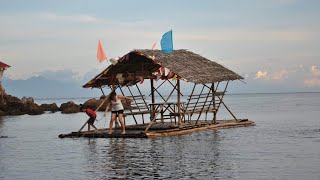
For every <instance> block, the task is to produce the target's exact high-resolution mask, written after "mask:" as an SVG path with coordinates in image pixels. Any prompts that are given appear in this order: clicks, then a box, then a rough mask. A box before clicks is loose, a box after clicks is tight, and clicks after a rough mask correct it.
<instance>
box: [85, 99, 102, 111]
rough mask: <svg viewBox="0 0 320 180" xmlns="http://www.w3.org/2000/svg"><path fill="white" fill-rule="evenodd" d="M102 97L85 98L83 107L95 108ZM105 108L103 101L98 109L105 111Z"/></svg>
mask: <svg viewBox="0 0 320 180" xmlns="http://www.w3.org/2000/svg"><path fill="white" fill-rule="evenodd" d="M103 100H104V99H99V100H97V99H95V98H92V99H89V100H87V101H86V102H85V103H84V104H83V107H84V108H85V109H87V108H90V109H92V110H96V109H97V108H98V107H99V106H100V104H101V103H102V102H103ZM106 108H107V102H105V103H104V104H103V105H102V106H101V107H100V108H99V111H105V110H106Z"/></svg>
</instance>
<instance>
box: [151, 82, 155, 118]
mask: <svg viewBox="0 0 320 180" xmlns="http://www.w3.org/2000/svg"><path fill="white" fill-rule="evenodd" d="M153 83H154V81H153V79H150V85H151V103H155V99H154V84H153ZM154 110H155V109H154V105H152V106H151V113H150V115H151V116H150V120H151V119H152V118H153V116H154V114H155V112H154Z"/></svg>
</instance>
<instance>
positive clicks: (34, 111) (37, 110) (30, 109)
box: [23, 102, 44, 115]
mask: <svg viewBox="0 0 320 180" xmlns="http://www.w3.org/2000/svg"><path fill="white" fill-rule="evenodd" d="M23 112H25V113H26V114H29V115H40V114H43V113H44V111H43V109H42V108H41V107H40V106H39V105H38V104H36V103H32V102H28V103H26V104H25V107H24V109H23Z"/></svg>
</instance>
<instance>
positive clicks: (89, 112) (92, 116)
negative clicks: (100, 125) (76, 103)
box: [79, 104, 98, 131]
mask: <svg viewBox="0 0 320 180" xmlns="http://www.w3.org/2000/svg"><path fill="white" fill-rule="evenodd" d="M80 111H82V112H85V113H86V114H87V115H88V116H89V119H88V120H87V123H88V131H90V126H92V127H93V128H94V129H95V130H98V129H97V128H96V126H95V125H94V124H93V123H94V121H95V120H96V118H97V114H96V112H95V111H94V110H92V109H89V108H87V109H85V108H84V107H83V105H82V104H80ZM84 125H85V124H84ZM82 127H84V126H82ZM81 130H82V128H81V129H80V130H79V131H81Z"/></svg>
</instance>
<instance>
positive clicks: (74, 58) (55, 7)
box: [0, 0, 320, 92]
mask: <svg viewBox="0 0 320 180" xmlns="http://www.w3.org/2000/svg"><path fill="white" fill-rule="evenodd" d="M319 9H320V1H318V0H304V1H302V0H268V1H266V0H223V1H221V0H201V1H199V0H188V1H187V0H183V1H182V0H161V1H152V0H138V1H129V0H127V1H124V0H117V1H110V0H96V1H89V0H77V1H76V0H63V1H60V0H51V1H49V0H41V1H40V0H38V1H35V0H28V1H20V0H19V1H18V0H10V1H7V0H0V24H1V25H0V61H3V62H5V63H7V64H10V65H11V66H12V67H11V68H10V69H9V70H7V71H6V72H5V76H6V77H7V78H10V79H13V80H21V79H22V80H24V79H28V78H31V77H34V76H41V75H42V74H46V73H47V72H56V74H57V78H61V76H59V75H58V74H59V72H65V71H70V72H72V73H71V74H72V75H71V77H70V78H72V79H74V80H77V81H79V82H84V81H87V80H89V79H90V78H92V77H93V76H94V75H95V74H97V73H99V71H101V70H102V69H104V68H106V67H107V66H108V62H103V63H98V61H97V59H96V53H97V43H98V41H99V40H101V41H102V44H103V48H104V50H105V51H106V53H107V57H108V59H110V58H117V57H118V56H122V55H124V54H126V53H127V52H129V51H131V50H133V49H150V48H151V47H152V45H153V44H154V43H155V42H158V43H157V45H156V49H160V48H161V47H160V45H159V41H160V39H161V36H162V35H163V34H164V33H165V32H167V31H168V30H171V29H172V30H173V40H174V49H188V50H190V51H193V52H195V53H198V54H201V55H203V56H204V57H206V58H208V59H210V60H213V61H216V62H218V63H220V64H222V65H224V66H225V67H227V68H229V69H231V70H233V71H235V72H237V73H238V74H240V75H242V76H243V77H244V78H245V82H246V83H247V84H245V88H244V90H243V91H247V90H248V91H250V92H287V91H288V92H298V91H304V92H305V91H307V92H309V91H312V92H319V91H320V49H319V47H320V33H319V32H320V21H319V17H320V11H319ZM54 74H55V73H53V75H52V73H51V76H54ZM242 84H243V83H242ZM241 86H244V85H241ZM246 89H247V90H246Z"/></svg>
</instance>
